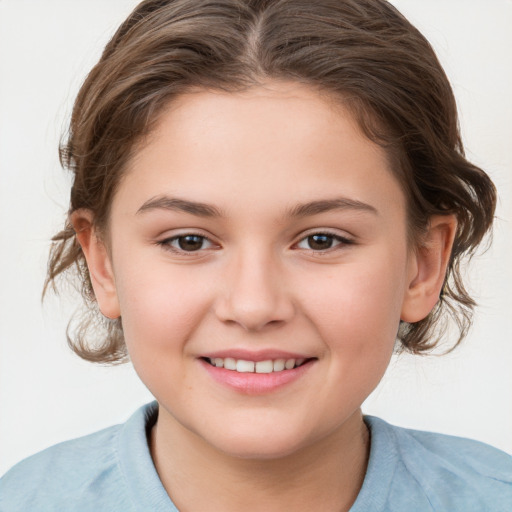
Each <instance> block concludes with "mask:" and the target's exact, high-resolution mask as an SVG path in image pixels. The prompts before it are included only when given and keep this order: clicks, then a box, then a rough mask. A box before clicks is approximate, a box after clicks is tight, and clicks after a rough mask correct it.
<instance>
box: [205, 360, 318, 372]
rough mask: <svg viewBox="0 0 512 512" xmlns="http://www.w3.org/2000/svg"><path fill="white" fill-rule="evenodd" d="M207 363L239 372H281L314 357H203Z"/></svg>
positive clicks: (303, 363)
mask: <svg viewBox="0 0 512 512" xmlns="http://www.w3.org/2000/svg"><path fill="white" fill-rule="evenodd" d="M201 359H202V360H203V361H205V362H206V363H208V364H210V365H211V366H214V367H216V368H224V369H225V370H230V371H233V372H237V373H280V372H287V371H289V370H293V369H295V368H299V367H300V366H302V365H305V364H307V363H308V362H309V361H312V360H313V358H289V359H267V360H264V361H250V360H246V359H235V358H232V357H203V358H201Z"/></svg>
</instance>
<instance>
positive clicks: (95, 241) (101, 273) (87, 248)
mask: <svg viewBox="0 0 512 512" xmlns="http://www.w3.org/2000/svg"><path fill="white" fill-rule="evenodd" d="M70 220H71V224H72V225H73V228H74V230H75V232H76V237H77V240H78V242H79V243H80V246H81V247H82V251H83V253H84V256H85V259H86V261H87V267H88V269H89V275H90V277H91V283H92V287H93V290H94V296H95V297H96V300H97V302H98V306H99V308H100V311H101V313H102V314H103V315H104V316H106V317H107V318H119V316H120V315H121V312H120V308H119V301H118V298H117V290H116V286H115V279H114V272H113V269H112V263H111V261H110V256H109V254H108V251H107V248H106V247H105V244H104V242H103V241H102V240H101V238H100V237H99V236H98V233H97V231H96V229H95V227H94V223H93V214H92V212H91V211H90V210H85V209H79V210H75V211H74V212H73V213H72V214H71V218H70Z"/></svg>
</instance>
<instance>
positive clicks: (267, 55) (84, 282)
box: [46, 0, 496, 362]
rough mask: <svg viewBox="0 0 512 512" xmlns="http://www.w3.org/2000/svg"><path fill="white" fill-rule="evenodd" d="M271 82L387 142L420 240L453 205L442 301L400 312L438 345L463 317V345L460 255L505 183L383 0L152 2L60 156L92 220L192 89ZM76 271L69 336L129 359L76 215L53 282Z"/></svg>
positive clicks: (101, 221)
mask: <svg viewBox="0 0 512 512" xmlns="http://www.w3.org/2000/svg"><path fill="white" fill-rule="evenodd" d="M268 80H287V81H290V80H292V81H293V80H295V81H298V82H301V83H303V84H308V85H310V86H311V87H314V88H315V89H317V90H318V91H319V92H323V93H326V94H328V95H329V96H330V97H332V98H334V99H335V100H337V101H339V102H341V103H343V104H344V105H346V106H348V107H349V108H350V109H351V110H352V112H353V113H354V115H355V116H356V119H357V120H358V121H359V123H360V126H361V128H362V129H363V131H364V132H365V133H366V135H367V136H368V137H369V138H370V139H372V140H373V141H375V142H377V143H378V144H381V145H382V146H384V147H385V148H386V149H387V150H388V153H389V155H390V158H391V160H392V162H393V171H394V172H395V174H396V176H397V178H398V179H399V180H400V183H401V184H402V187H403V190H404V191H405V194H406V197H407V201H408V210H409V211H408V213H409V219H410V234H411V240H412V241H413V242H414V241H415V240H418V239H419V238H420V234H421V232H422V231H423V230H424V229H425V228H426V226H427V225H428V221H429V218H430V216H431V215H439V214H454V215H455V216H456V217H457V221H458V229H457V234H456V238H455V245H454V248H453V253H452V257H451V260H450V264H449V269H448V274H447V278H446V284H445V287H444V292H443V294H442V296H441V298H440V301H439V303H438V305H437V306H436V308H435V310H434V311H433V312H432V313H431V314H430V315H429V316H428V317H427V318H426V319H424V320H422V321H420V322H417V323H415V324H410V325H409V324H403V325H402V326H401V327H400V330H399V334H398V337H399V340H400V341H401V343H402V346H403V347H405V348H406V349H407V350H410V351H412V352H416V353H420V352H425V351H428V350H430V349H431V348H432V347H434V346H435V345H436V344H437V342H438V339H439V332H440V331H439V330H437V331H436V327H437V326H439V325H440V323H439V322H440V321H441V319H442V318H443V317H446V316H447V315H446V314H448V315H451V316H452V317H453V318H455V320H456V323H457V324H458V326H459V332H460V336H458V337H457V339H456V340H455V343H458V342H459V341H460V339H462V337H463V336H464V335H465V334H466V332H467V329H468V327H469V325H470V318H471V311H472V308H473V306H474V304H475V303H474V301H473V299H472V298H471V297H470V295H469V294H468V293H467V291H466V290H465V288H464V284H463V281H462V278H461V274H460V263H461V259H462V258H463V257H464V256H470V255H471V254H472V253H473V251H474V250H475V249H476V247H477V246H478V245H479V243H480V242H481V240H482V238H483V237H484V235H485V234H486V232H488V230H489V229H490V227H491V224H492V220H493V215H494V209H495V203H496V192H495V189H494V186H493V184H492V182H491V180H490V179H489V177H488V176H487V174H485V172H484V171H482V170H481V169H479V168H478V167H476V166H474V165H472V164H471V163H470V162H468V161H467V160H466V159H465V157H464V152H463V147H462V143H461V139H460V134H459V129H458V121H457V111H456V105H455V100H454V97H453V93H452V90H451V88H450V85H449V83H448V80H447V78H446V76H445V74H444V72H443V70H442V68H441V66H440V64H439V62H438V60H437V58H436V56H435V54H434V52H433V50H432V48H431V46H430V45H429V43H428V42H427V41H426V39H425V38H424V37H423V36H422V35H421V34H420V33H419V32H418V31H417V30H416V29H415V28H414V27H413V26H412V25H411V24H410V23H409V22H408V21H407V20H405V18H404V17H403V16H402V15H401V14H400V13H399V12H398V11H397V10H396V9H395V8H394V7H392V6H391V5H390V4H388V3H387V2H385V1H384V0H316V1H314V2H313V1H311V0H146V1H144V2H142V3H141V4H140V5H139V6H138V7H137V8H136V9H135V10H134V11H133V13H132V14H131V15H130V16H129V17H128V19H127V20H126V21H125V22H124V23H123V24H122V25H121V27H120V28H119V29H118V31H117V32H116V34H115V35H114V36H113V38H112V40H111V41H110V42H109V43H108V45H107V46H106V48H105V50H104V52H103V55H102V57H101V59H100V61H99V62H98V64H97V65H96V66H95V67H94V68H93V69H92V71H91V72H90V74H89V76H88V77H87V78H86V80H85V82H84V84H83V86H82V88H81V90H80V92H79V94H78V97H77V99H76V102H75V106H74V109H73V114H72V118H71V123H70V129H69V136H68V139H67V142H65V143H64V144H62V146H61V162H62V164H63V166H64V167H65V168H68V169H69V170H70V171H71V172H72V173H73V175H74V182H73V187H72V190H71V205H70V212H73V211H75V210H76V209H78V208H86V209H89V210H90V211H92V212H93V214H94V223H95V228H96V229H97V230H98V231H100V232H101V231H102V230H104V229H105V228H106V227H107V225H108V218H109V208H110V205H111V202H112V197H113V195H114V193H115V190H116V187H117V186H118V184H119V180H120V179H121V176H122V173H123V170H124V169H125V167H126V164H127V162H128V161H129V160H130V158H131V156H132V154H133V152H134V151H135V150H136V148H137V144H138V143H139V142H140V141H141V140H142V139H143V138H144V137H145V135H147V134H148V133H149V132H150V131H151V129H152V127H153V126H154V124H155V123H156V122H157V121H158V115H159V113H160V112H161V111H162V109H163V107H164V106H165V105H166V104H167V103H168V102H170V101H172V99H173V98H175V97H176V96H178V95H179V94H181V93H184V92H187V91H189V90H190V89H191V88H206V89H220V90H224V91H238V90H243V89H247V88H249V87H251V86H254V85H258V84H259V83H262V82H264V81H268ZM69 272H71V273H72V274H73V273H74V274H78V275H79V283H80V284H79V286H80V288H81V290H82V295H83V296H84V298H85V301H86V305H87V307H88V311H89V313H88V314H86V315H85V316H83V318H82V320H81V321H80V319H79V321H78V324H77V329H76V331H75V332H72V333H71V334H70V336H71V337H72V338H70V344H71V346H72V347H73V348H74V350H75V351H76V352H77V353H78V354H79V355H80V356H81V357H83V358H85V359H89V360H91V361H101V362H115V361H121V360H124V359H125V358H126V349H125V346H124V342H123V336H122V327H121V320H116V321H109V322H106V323H105V322H104V321H101V320H97V319H98V318H99V311H98V309H97V305H96V302H95V299H94V295H93V291H92V288H91V283H90V278H89V274H88V270H87V266H86V264H85V260H84V255H83V253H82V251H81V249H80V247H79V245H78V244H77V241H76V238H75V234H74V232H73V230H72V228H71V227H70V225H69V224H68V225H67V226H66V228H65V229H64V230H63V231H61V232H60V233H59V234H58V235H56V236H55V237H54V239H53V247H52V251H51V256H50V263H49V270H48V279H47V283H46V287H48V286H49V285H54V282H55V279H56V278H58V277H59V276H60V275H62V274H68V273H69ZM92 319H95V320H92ZM436 332H437V334H436ZM90 339H93V341H92V342H89V340H90Z"/></svg>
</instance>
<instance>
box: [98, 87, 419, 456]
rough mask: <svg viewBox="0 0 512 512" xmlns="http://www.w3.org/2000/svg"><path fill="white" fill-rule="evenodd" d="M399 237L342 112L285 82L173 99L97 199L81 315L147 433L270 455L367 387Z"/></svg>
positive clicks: (404, 275) (391, 330) (343, 416)
mask: <svg viewBox="0 0 512 512" xmlns="http://www.w3.org/2000/svg"><path fill="white" fill-rule="evenodd" d="M406 231H407V225H406V213H405V198H404V195H403V193H402V191H401V188H400V186H399V184H398V182H397V180H396V179H395V178H394V176H393V174H392V172H391V170H390V169H389V164H388V161H387V159H386V155H385V153H384V151H383V150H382V149H381V148H379V147H378V146H376V145H375V144H374V143H372V142H370V141H369V140H368V139H366V138H365V137H364V136H363V135H362V134H361V132H360V130H359V129H358V127H357V125H356V123H355V122H354V120H353V118H352V117H351V116H350V115H349V114H348V112H347V111H346V110H344V109H343V107H341V106H338V107H336V108H335V107H334V106H333V105H332V104H331V103H329V102H327V101H326V100H325V98H322V97H321V96H320V95H319V94H318V93H316V92H315V91H313V90H311V89H309V88H307V87H305V86H301V85H297V84H293V83H271V84H268V85H267V86H266V87H260V88H254V89H252V90H249V91H247V92H244V93H236V94H228V93H221V92H206V91H200V92H195V93H190V94H187V95H184V96H181V97H180V98H178V99H177V100H176V101H174V102H173V103H172V105H171V106H170V107H169V109H168V110H167V111H166V112H164V113H163V115H162V116H161V118H160V121H159V124H158V126H157V128H156V130H155V131H154V133H153V134H152V135H151V137H150V138H149V140H148V141H147V144H146V145H145V146H144V147H143V148H142V149H140V151H139V152H138V153H137V154H136V156H135V158H134V159H133V161H132V163H131V166H130V168H129V169H128V170H127V172H126V175H125V177H124V178H123V180H122V182H121V184H120V186H119V189H118V191H117V193H116V195H115V198H114V200H113V204H112V211H111V219H110V230H109V236H110V258H111V268H112V273H113V278H114V286H115V288H114V292H113V294H112V297H111V298H110V299H101V300H99V302H100V306H101V307H102V309H103V308H105V309H108V308H109V307H111V310H112V311H113V310H115V309H116V308H119V311H118V313H119V314H120V315H121V317H122V324H123V329H124V334H125V339H126V344H127V347H128V351H129V353H130V356H131V359H132V361H133V364H134V367H135V369H136V371H137V372H138V374H139V376H140V377H141V379H142V381H143V382H144V383H145V384H146V385H147V387H148V388H149V389H150V391H151V392H152V393H153V394H154V396H155V397H156V398H157V400H158V402H159V403H160V416H159V422H160V421H161V422H166V424H167V425H168V427H169V428H170V429H171V430H172V429H173V428H175V429H176V430H178V429H182V430H183V429H184V430H185V431H186V432H189V433H191V434H192V438H194V439H196V440H197V442H198V443H206V444H207V445H208V446H210V447H212V448H214V449H217V450H220V451H222V452H225V453H228V454H232V455H236V456H241V457H277V456H282V455H284V454H289V453H292V452H293V451H294V450H298V449H300V448H304V447H306V446H308V445H311V444H313V443H315V442H318V441H320V440H322V439H325V438H327V437H329V436H332V435H335V434H336V433H337V432H341V431H342V430H343V428H345V426H346V425H347V423H348V422H349V421H350V419H351V418H353V417H354V415H357V414H359V407H360V405H361V403H362V402H363V401H364V399H365V398H366V397H367V396H368V395H369V393H370V392H371V391H372V390H373V389H374V388H375V386H376V385H377V383H378V382H379V380H380V379H381V377H382V375H383V374H384V371H385V369H386V366H387V364H388V362H389V359H390V356H391V353H392V349H393V346H394V341H395V335H396V332H397V328H398V324H399V320H400V316H401V312H402V309H403V307H404V303H405V302H406V301H407V290H408V288H409V285H410V282H411V279H412V278H413V276H414V274H415V272H416V266H415V260H414V258H413V256H412V254H411V251H410V250H409V248H408V244H407V237H406ZM109 301H110V302H109ZM102 303H103V304H102ZM283 366H284V369H283ZM260 372H263V373H260ZM268 372H270V373H268Z"/></svg>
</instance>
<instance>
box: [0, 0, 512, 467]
mask: <svg viewBox="0 0 512 512" xmlns="http://www.w3.org/2000/svg"><path fill="white" fill-rule="evenodd" d="M136 3H137V2H136V0H109V1H108V2H106V1H104V0H73V1H72V2H70V1H69V0H44V1H39V0H0V474H2V473H3V472H4V471H6V470H7V469H8V468H9V467H10V466H11V465H13V464H14V463H15V462H17V461H19V460H20V459H22V458H24V457H25V456H27V455H29V454H31V453H34V452H36V451H38V450H40V449H42V448H45V447H47V446H49V445H51V444H54V443H56V442H59V441H62V440H65V439H69V438H72V437H77V436H80V435H84V434H87V433H90V432H93V431H95V430H98V429H100V428H103V427H106V426H109V425H111V424H114V423H118V422H121V421H124V420H125V419H126V418H127V417H128V416H129V415H130V414H131V412H132V411H133V410H135V408H137V407H138V406H139V405H140V404H143V403H145V402H147V401H149V400H151V396H150V394H149V392H148V391H147V390H146V389H145V388H144V386H143V384H142V383H140V381H139V380H138V378H137V376H136V375H135V372H134V371H133V369H132V368H131V366H130V365H126V366H124V367H115V368H109V367H107V368H105V367H100V366H94V365H92V364H90V363H86V362H84V361H81V360H80V359H79V358H78V357H77V356H75V355H74V354H72V353H71V352H70V350H69V349H68V348H67V345H66V341H65V334H64V333H65V328H66V324H67V321H68V319H69V317H70V315H71V313H72V312H73V310H74V309H75V307H77V306H78V305H79V302H78V301H77V300H76V299H74V298H72V296H66V295H64V296H63V297H62V298H61V299H57V298H54V297H50V298H49V299H48V300H47V301H45V303H44V305H42V304H41V300H40V294H41V288H42V284H43V281H44V276H45V270H46V257H47V251H48V247H49V239H50V238H51V236H52V235H53V234H54V233H55V232H57V231H58V230H59V229H60V228H61V226H62V224H63V221H64V217H65V213H66V211H67V203H68V194H69V183H70V180H69V176H67V175H66V173H65V172H64V171H62V170H61V169H60V167H59V163H58V158H57V146H58V141H59V138H60V136H61V134H62V133H63V132H64V129H65V126H66V122H67V119H68V116H69V113H70V110H71V105H72V101H73V99H74V96H75V95H76V93H77V91H78V88H79V86H80V83H81V82H82V80H83V79H84V77H85V74H86V73H87V71H88V70H89V69H90V68H91V67H92V65H93V64H94V63H95V61H96V60H97V59H98V58H99V54H100V52H101V49H102V48H103V46H104V45H105V43H106V42H107V40H108V39H109V37H110V36H111V35H112V33H113V31H114V30H115V28H116V27H117V26H118V24H119V23H120V22H121V21H122V20H123V19H124V18H125V16H126V15H127V14H128V13H129V12H130V11H131V9H132V8H133V7H134V6H135V4H136ZM393 3H395V4H396V5H397V6H398V7H399V8H400V9H401V10H402V12H403V13H404V14H405V15H406V16H407V17H408V18H409V19H410V20H411V21H412V22H413V23H414V24H416V25H417V26H418V28H420V30H421V31H422V32H423V33H424V34H425V35H426V36H427V37H428V39H429V40H430V41H431V43H432V44H433V45H434V47H435V49H436V50H437V52H438V55H439V57H440V59H441V62H442V63H443V65H444V66H445V69H446V71H447V74H448V76H449V77H450V80H451V82H452V84H453V87H454V90H455V93H456V96H457V100H458V104H459V109H460V114H461V126H462V132H463V136H464V140H465V143H466V147H467V152H468V155H469V157H470V158H471V159H473V161H475V162H476V163H477V164H478V165H481V166H483V167H484V168H485V169H486V170H487V171H488V172H489V173H490V174H491V176H492V178H493V179H494V180H495V182H496V184H497V186H498V189H499V193H500V203H499V207H498V221H497V223H496V229H495V235H494V245H493V247H492V249H491V250H490V251H489V252H487V253H486V254H485V255H484V256H481V257H478V258H476V259H475V260H474V262H473V264H472V267H471V272H470V277H471V279H472V283H473V286H472V290H473V292H474V293H475V295H476V296H477V299H478V301H479V303H480V308H479V309H478V312H477V314H476V316H475V324H474V328H473V330H472V332H471V335H470V336H469V338H468V339H467V340H466V342H465V343H464V345H463V346H461V347H460V348H459V349H458V350H457V351H456V352H455V353H453V354H451V355H448V356H445V357H428V358H418V357H410V356H407V357H401V358H398V359H396V358H394V359H393V361H392V363H391V366H390V368H389V371H388V373H387V374H386V376H385V378H384V379H383V381H382V383H381V385H380V386H379V388H378V389H377V390H376V391H375V392H374V393H373V395H372V396H371V397H370V398H369V399H368V400H367V402H366V403H365V404H364V411H365V412H366V413H370V414H376V415H379V416H381V417H383V418H384V419H386V420H388V421H390V422H392V423H395V424H399V425H403V426H407V427H414V428H419V429H425V430H434V431H439V432H445V433H451V434H456V435H461V436H466V437H471V438H474V439H479V440H482V441H485V442H487V443H490V444H493V445H495V446H497V447H500V448H502V449H504V450H506V451H508V452H512V398H511V391H512V320H511V319H512V298H511V297H512V293H511V291H512V265H511V264H510V261H511V260H510V254H511V253H512V152H511V151H510V145H511V143H512V129H511V126H512V123H511V121H512V94H511V92H510V91H512V67H511V65H510V62H512V60H511V58H512V55H511V53H512V32H511V31H510V27H511V26H512V2H510V1H509V0H493V1H492V2H487V1H485V2H484V1H483V0H473V1H470V0H449V1H447V0H430V1H429V2H425V1H424V0H395V1H394V2H393Z"/></svg>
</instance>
